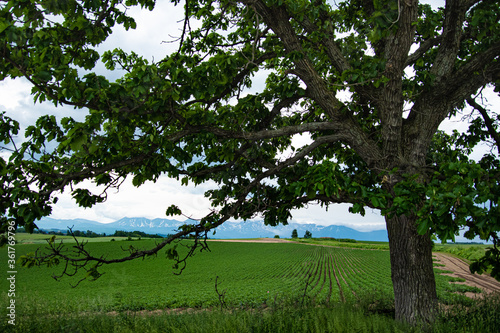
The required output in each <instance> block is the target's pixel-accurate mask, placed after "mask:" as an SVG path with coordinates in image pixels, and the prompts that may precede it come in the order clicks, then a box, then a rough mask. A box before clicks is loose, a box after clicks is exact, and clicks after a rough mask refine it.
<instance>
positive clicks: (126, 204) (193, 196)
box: [0, 1, 500, 231]
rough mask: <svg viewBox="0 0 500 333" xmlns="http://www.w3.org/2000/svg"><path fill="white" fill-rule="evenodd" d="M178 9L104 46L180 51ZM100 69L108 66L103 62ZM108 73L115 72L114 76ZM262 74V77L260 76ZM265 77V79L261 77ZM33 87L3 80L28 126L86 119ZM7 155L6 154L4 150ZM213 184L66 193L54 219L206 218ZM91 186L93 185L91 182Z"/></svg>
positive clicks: (325, 221) (374, 217)
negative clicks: (92, 198) (86, 200)
mask: <svg viewBox="0 0 500 333" xmlns="http://www.w3.org/2000/svg"><path fill="white" fill-rule="evenodd" d="M179 9H180V8H173V7H172V5H171V4H170V3H169V2H167V1H159V2H158V4H157V6H156V8H155V10H154V11H153V12H149V11H146V10H139V9H131V10H130V12H129V13H130V14H131V16H133V17H134V18H135V19H136V22H137V29H136V30H129V31H128V32H125V31H124V30H123V29H122V28H121V27H116V29H115V33H114V34H113V36H112V37H110V38H109V39H108V40H107V41H106V42H105V43H104V44H103V45H101V46H100V50H102V51H104V50H108V49H114V48H116V47H120V48H122V49H124V50H125V51H132V50H133V51H135V52H137V53H139V54H141V55H144V56H146V57H147V58H148V59H150V60H155V61H157V60H159V59H161V58H163V56H164V55H165V54H168V53H170V52H171V51H173V50H175V48H176V46H177V44H175V43H169V42H171V41H173V40H175V37H178V36H180V24H179V21H180V20H181V19H182V16H183V14H182V11H180V10H179ZM99 70H101V71H102V70H103V69H102V66H100V68H99ZM108 75H114V74H109V73H108ZM258 79H259V78H258V77H257V80H258ZM260 79H263V78H260ZM30 89H31V87H30V85H29V83H27V81H25V80H22V79H16V80H14V81H12V80H5V81H3V82H0V110H2V111H7V114H8V115H9V116H11V117H13V118H14V119H16V120H18V121H19V122H20V123H21V126H22V129H23V128H25V127H26V126H28V125H29V124H32V123H34V121H35V120H36V119H37V118H38V117H39V116H41V115H43V114H54V115H56V117H58V118H59V119H60V118H61V117H63V116H68V115H69V116H72V117H73V118H75V119H83V117H84V113H83V111H76V110H73V108H71V107H58V108H54V107H53V106H52V105H51V104H49V103H46V104H36V105H35V104H34V103H33V98H32V97H31V96H30V93H29V92H30ZM489 96H490V97H489V98H490V101H489V103H490V105H500V103H498V99H497V100H496V101H495V96H494V95H493V94H490V95H489ZM443 128H457V129H459V130H466V129H467V125H466V124H465V123H462V122H460V120H457V119H454V120H450V121H448V122H447V123H446V124H444V125H443ZM296 141H297V142H304V143H305V142H307V141H308V138H307V137H297V138H296ZM0 154H2V155H3V156H4V157H6V156H7V153H6V152H0ZM211 185H212V184H210V183H207V184H203V185H201V186H198V187H196V188H194V187H186V186H182V187H181V186H180V184H179V183H178V182H177V181H176V180H172V179H169V178H167V177H161V178H160V179H159V180H158V181H157V182H156V183H151V182H148V183H146V184H144V185H143V186H141V187H140V188H135V187H133V186H132V185H131V182H130V181H127V182H125V183H124V184H123V185H122V187H121V188H120V190H119V192H113V191H111V192H110V193H108V200H107V201H106V202H105V203H103V204H99V205H97V206H95V207H93V208H91V209H83V208H80V207H78V206H77V205H75V204H74V203H73V201H72V200H71V197H70V196H69V194H68V193H67V192H66V193H63V194H61V195H60V200H59V202H58V204H57V205H56V206H54V208H53V213H52V216H51V217H53V218H58V219H59V218H60V219H72V218H85V219H90V220H94V221H99V222H104V223H107V222H113V221H116V220H118V219H120V218H122V217H146V218H151V219H153V218H163V217H165V210H166V208H167V207H168V206H170V205H171V204H176V205H177V206H179V207H180V208H181V209H182V210H183V212H184V213H186V214H189V215H190V216H191V217H193V218H201V217H203V216H204V215H205V214H207V213H208V212H209V207H210V205H209V202H208V200H207V199H206V198H204V196H203V193H204V192H205V191H206V190H208V189H210V188H211ZM86 186H89V187H90V188H93V185H92V184H91V183H90V182H89V183H87V184H86ZM292 214H293V222H299V223H316V224H321V225H330V224H337V225H346V226H350V227H353V228H355V229H358V230H361V231H369V230H375V229H383V228H385V223H384V220H383V218H382V217H381V216H380V214H378V212H376V211H371V210H367V212H366V215H365V217H361V216H359V215H353V214H350V213H348V205H332V206H330V207H329V210H328V211H326V210H325V209H324V208H322V207H320V206H317V205H312V206H310V207H308V208H307V209H302V210H297V211H294V212H292Z"/></svg>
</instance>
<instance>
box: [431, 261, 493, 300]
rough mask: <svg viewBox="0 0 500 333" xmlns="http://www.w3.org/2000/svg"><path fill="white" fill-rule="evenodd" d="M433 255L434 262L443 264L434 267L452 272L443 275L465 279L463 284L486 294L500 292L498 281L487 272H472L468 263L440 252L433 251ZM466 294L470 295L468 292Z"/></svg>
mask: <svg viewBox="0 0 500 333" xmlns="http://www.w3.org/2000/svg"><path fill="white" fill-rule="evenodd" d="M433 256H434V257H435V258H436V263H439V264H442V265H444V267H436V268H438V269H443V270H446V271H452V272H453V274H445V275H449V276H453V277H459V278H462V279H465V282H463V284H466V285H468V286H472V287H478V288H480V289H481V290H483V291H484V292H485V293H486V294H490V293H494V292H497V293H498V292H500V282H498V281H497V280H495V279H494V278H492V277H491V276H489V275H487V274H481V275H479V274H472V273H471V272H470V270H469V264H468V263H466V262H465V261H463V260H462V259H460V258H456V257H453V256H450V255H447V254H445V253H441V252H434V253H433ZM456 283H459V282H456ZM468 296H472V295H469V294H468Z"/></svg>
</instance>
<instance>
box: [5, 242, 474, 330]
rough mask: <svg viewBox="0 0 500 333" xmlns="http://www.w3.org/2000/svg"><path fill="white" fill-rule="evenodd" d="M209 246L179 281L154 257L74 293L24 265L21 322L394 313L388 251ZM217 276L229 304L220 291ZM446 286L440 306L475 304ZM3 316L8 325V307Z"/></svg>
mask: <svg viewBox="0 0 500 333" xmlns="http://www.w3.org/2000/svg"><path fill="white" fill-rule="evenodd" d="M102 240H103V239H101V242H96V241H94V242H92V243H89V244H88V245H87V246H88V248H89V249H90V250H92V251H94V252H95V253H96V254H105V255H106V256H107V257H109V258H112V257H119V256H121V255H123V254H124V253H123V250H122V248H124V249H126V248H127V247H128V246H129V245H133V246H135V247H150V246H151V245H153V244H154V242H155V240H140V241H138V240H136V241H115V242H110V241H102ZM156 241H158V240H156ZM183 242H184V244H187V242H189V241H183ZM368 245H369V244H368ZM40 246H41V245H40V244H17V245H16V246H15V248H16V256H17V257H18V258H19V256H21V255H23V254H25V253H28V252H31V251H35V250H36V249H37V248H38V247H40ZM68 246H71V243H69V244H68ZM377 246H379V245H377ZM209 247H210V252H203V253H197V254H196V255H195V256H194V257H192V258H190V259H189V260H188V266H187V268H186V269H185V270H184V271H183V273H182V274H181V275H174V274H173V270H172V264H173V262H172V261H169V260H167V259H166V258H164V257H163V256H164V252H162V253H161V254H159V255H158V257H155V258H149V259H145V260H135V261H132V262H128V263H122V264H114V265H109V266H105V267H104V268H103V271H104V272H105V274H104V275H103V276H102V277H101V278H99V279H98V280H97V281H93V282H91V281H84V282H82V283H81V284H80V285H79V286H78V287H76V288H72V286H71V284H74V283H76V282H77V281H78V280H79V278H80V277H81V275H80V276H78V275H77V276H76V277H73V278H64V279H63V280H62V281H59V282H58V281H55V280H54V279H52V278H51V276H52V275H53V274H58V273H59V272H60V270H61V268H59V267H55V268H54V267H53V268H38V267H35V268H31V269H25V268H21V267H19V265H18V267H17V270H18V273H17V275H16V315H17V318H18V320H19V321H23V320H25V319H26V318H34V317H37V318H40V317H42V318H43V317H47V316H48V317H50V316H53V315H54V314H57V315H58V316H59V315H75V314H81V313H86V314H88V315H90V316H94V315H101V314H105V313H110V312H112V311H114V312H118V313H124V311H140V310H155V309H166V308H195V309H204V308H208V309H219V308H220V306H221V304H223V305H225V307H226V308H228V309H233V310H235V309H242V310H248V309H256V310H262V309H265V308H283V307H292V308H297V307H298V306H301V307H302V306H318V305H319V306H326V307H331V306H337V305H338V304H361V305H363V306H365V307H366V308H370V309H371V310H373V311H375V312H376V311H380V312H389V313H390V312H391V309H393V291H392V283H391V278H390V277H391V272H390V263H389V252H388V251H386V250H366V249H357V248H339V247H325V246H308V245H304V244H295V243H278V244H272V243H269V244H263V243H224V242H210V243H209ZM179 248H182V246H180V247H179ZM0 257H2V258H6V257H7V249H6V248H1V249H0ZM0 269H2V271H4V272H5V271H8V269H7V266H6V261H5V260H2V261H1V267H0ZM216 277H218V278H217V288H218V290H219V294H222V293H224V296H223V298H220V297H219V294H218V293H216V291H215V279H216ZM448 281H449V278H448V277H445V276H441V275H437V285H438V294H439V298H440V300H441V302H443V303H447V304H468V305H470V302H471V301H470V299H466V298H465V297H464V296H460V295H457V294H456V293H454V291H457V290H458V291H465V290H468V291H478V290H477V289H473V288H470V287H466V286H461V285H450V284H449V283H448ZM7 282H8V281H7V280H6V279H2V280H1V281H0V290H1V292H2V293H1V300H2V304H8V303H7V302H8V300H9V299H8V297H7V290H8V284H7ZM221 301H223V302H221ZM211 311H212V310H211ZM252 311H255V310H252ZM0 313H1V315H2V317H3V318H5V316H6V307H5V306H2V310H1V311H0ZM23 318H24V319H23Z"/></svg>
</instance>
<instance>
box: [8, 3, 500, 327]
mask: <svg viewBox="0 0 500 333" xmlns="http://www.w3.org/2000/svg"><path fill="white" fill-rule="evenodd" d="M172 2H173V4H175V5H177V4H178V2H179V1H178V0H174V1H172ZM125 5H126V6H131V5H141V6H143V7H146V8H148V9H152V8H153V7H154V1H152V0H126V1H122V0H107V1H89V0H78V1H71V0H68V1H57V0H52V1H27V0H18V1H3V2H2V3H1V5H0V6H1V10H0V40H1V44H0V53H1V55H2V57H1V59H0V73H1V74H0V75H1V78H2V79H4V78H7V77H10V78H16V77H24V78H25V79H27V80H28V81H29V82H31V84H32V85H33V89H32V93H33V95H34V98H35V101H40V102H42V101H45V100H48V101H51V102H53V103H54V104H55V105H70V106H74V107H75V108H77V109H82V111H81V112H88V115H87V116H86V118H85V121H83V122H77V121H75V120H74V119H73V118H71V117H70V116H68V117H66V118H63V119H55V118H54V117H53V116H45V117H41V118H40V119H38V121H37V122H36V123H35V124H33V125H32V126H30V127H28V128H27V130H26V133H25V137H26V140H25V141H24V142H23V143H22V144H21V143H16V144H13V143H12V142H13V141H14V142H15V137H14V136H15V134H17V132H18V130H19V125H18V124H17V122H16V121H15V120H13V119H11V118H9V117H7V116H6V115H5V114H4V115H3V116H2V117H1V120H2V121H1V123H0V130H1V139H2V141H3V142H4V144H5V148H6V149H10V156H9V158H8V160H4V159H1V160H0V163H1V168H2V169H1V173H0V177H1V178H2V183H1V184H2V185H1V186H2V187H1V189H0V191H1V193H2V201H1V203H0V213H1V214H2V230H7V229H8V228H9V226H11V227H12V226H15V227H18V226H24V227H25V228H26V229H27V230H33V229H34V228H36V220H37V219H38V218H41V217H42V216H47V215H49V214H50V212H51V207H52V205H54V204H55V203H56V194H57V193H58V192H59V191H62V190H63V189H66V188H69V189H71V191H72V194H73V197H74V199H75V200H76V202H77V203H78V204H79V205H81V206H84V207H91V206H93V205H95V204H97V203H99V202H102V201H103V200H105V198H106V191H104V192H103V193H91V192H90V191H89V190H88V189H85V188H78V187H77V186H76V184H78V183H81V182H82V181H83V180H85V179H92V180H93V181H94V182H95V184H97V185H104V186H105V187H106V189H109V188H116V187H119V186H120V184H121V183H122V181H123V180H124V179H125V177H127V176H130V177H132V182H133V184H134V185H136V186H140V185H141V184H143V183H144V182H145V181H147V180H153V181H155V180H157V179H158V177H160V176H161V175H164V174H166V175H168V176H170V177H173V178H177V179H179V180H180V181H181V183H182V184H187V183H188V182H190V183H193V184H195V185H196V184H200V183H203V182H207V181H209V180H210V181H213V182H215V183H216V184H217V187H216V188H214V189H213V190H210V191H207V192H206V196H208V197H209V198H210V200H211V202H212V205H213V211H212V213H210V214H209V215H207V216H206V217H204V218H203V219H201V221H199V222H198V223H193V224H191V225H185V226H183V227H182V228H181V229H179V232H178V233H177V234H175V235H172V236H171V237H169V238H167V239H165V240H164V241H163V242H162V243H160V244H159V245H158V246H156V247H155V248H153V249H150V250H138V249H132V250H131V251H130V253H128V254H127V255H126V256H124V258H120V259H107V258H105V257H94V256H92V254H90V253H88V252H87V251H86V250H85V248H84V246H83V245H81V244H80V245H81V246H80V245H79V246H78V247H77V251H76V254H75V255H71V253H69V252H65V251H64V249H62V248H60V247H59V246H58V245H56V244H55V243H54V242H50V243H49V245H50V246H51V247H52V250H51V251H50V252H48V253H45V254H40V253H38V254H37V256H35V257H29V258H25V262H26V263H27V264H33V263H38V264H43V263H49V264H52V263H54V262H61V261H62V262H65V263H66V264H67V265H65V266H64V267H66V268H65V269H64V272H63V273H67V274H70V273H71V272H70V271H68V269H69V268H68V267H73V268H74V269H77V268H81V267H83V268H85V269H87V270H88V271H89V275H90V276H93V277H97V276H99V272H98V268H99V267H100V266H101V265H103V264H106V263H112V262H117V261H125V260H130V259H134V258H139V257H143V256H146V255H150V254H154V253H156V252H158V251H159V250H160V249H162V248H164V247H165V246H167V245H168V244H170V243H171V242H172V241H173V240H175V239H177V238H179V237H183V236H187V235H190V234H191V235H195V236H196V237H197V241H195V242H194V246H193V248H192V251H191V252H190V254H191V253H193V251H194V250H195V247H197V246H202V248H203V247H204V246H205V245H204V243H203V241H200V239H201V240H202V239H203V237H205V236H206V235H207V233H208V232H211V231H212V230H213V229H214V228H216V227H217V226H219V225H221V224H222V223H224V222H225V221H227V220H228V219H229V218H234V219H249V218H252V217H254V216H255V215H256V214H258V213H261V214H263V216H264V219H265V222H266V223H267V224H270V225H277V224H279V223H287V221H288V220H289V219H290V217H291V214H290V211H291V210H293V209H296V208H300V207H304V206H305V205H307V204H308V203H313V202H315V203H320V204H322V205H325V206H328V205H331V204H335V203H350V204H352V207H351V208H350V210H351V211H352V212H353V213H361V214H363V213H364V209H365V207H370V208H373V209H379V210H380V211H381V213H382V214H383V215H384V216H385V219H386V224H387V230H388V234H389V245H390V258H391V266H392V280H393V285H394V295H395V307H396V317H397V318H398V319H402V320H406V321H409V322H412V323H415V322H417V321H418V320H432V318H433V317H434V315H435V311H436V307H437V299H436V286H435V281H434V273H433V267H432V256H431V251H432V238H431V237H432V235H433V234H437V235H438V236H439V238H440V239H441V240H446V239H453V237H454V235H455V234H457V233H458V231H459V230H460V228H464V227H465V228H466V229H467V236H470V237H473V236H475V235H480V236H481V237H483V238H484V239H488V237H493V240H494V241H495V242H497V238H496V232H497V231H498V230H500V219H499V208H498V204H499V199H498V194H499V190H500V189H499V187H498V184H497V179H498V164H499V159H498V154H496V153H494V152H493V150H492V151H491V152H488V151H487V152H486V153H485V156H484V157H483V158H482V159H481V160H480V161H479V160H476V161H474V160H472V159H470V158H469V155H470V153H471V152H472V150H473V148H474V147H475V146H476V145H477V144H479V143H481V142H485V141H486V142H490V141H491V142H492V144H498V143H499V140H498V134H497V131H496V129H497V125H498V118H497V117H496V115H494V114H492V113H491V111H488V110H487V108H485V105H484V103H482V100H481V99H480V98H478V97H481V96H482V95H481V92H482V91H483V89H484V88H486V87H488V86H490V87H493V88H496V89H498V88H499V87H498V83H500V61H499V60H500V59H499V54H500V24H499V16H500V11H499V10H498V8H499V1H486V0H484V1H480V0H449V1H446V3H445V4H442V5H443V7H440V8H437V9H436V8H433V7H431V6H430V5H429V4H420V3H419V2H418V1H415V0H405V1H402V0H397V1H396V0H376V1H368V0H355V1H346V2H330V1H325V0H315V1H306V0H233V1H226V0H220V1H210V0H207V1H203V0H188V1H186V2H185V3H183V4H182V5H183V8H184V12H185V20H184V22H183V23H184V24H183V29H182V31H181V32H180V33H179V39H178V41H177V42H178V45H179V48H178V51H177V52H173V53H172V54H168V55H165V57H164V58H163V59H161V60H158V61H148V60H147V59H145V58H143V57H141V56H140V55H138V54H136V53H126V52H124V51H122V50H120V49H116V50H113V51H109V52H105V53H104V54H102V55H99V54H98V52H97V51H96V50H95V49H96V47H97V46H98V45H99V44H100V43H102V42H103V41H104V40H105V39H106V38H107V37H108V36H109V35H110V34H111V33H112V27H113V26H114V25H115V24H123V25H124V26H125V28H127V29H129V28H134V27H135V22H134V21H133V19H132V18H130V17H128V16H127V15H126V7H125ZM192 20H198V21H197V26H199V28H197V29H192V28H191V27H192V24H191V23H192ZM158 29H159V30H158V34H163V35H165V37H167V36H168V35H169V34H172V32H170V31H162V30H161V27H158ZM99 59H100V60H101V61H102V62H103V63H104V64H105V66H106V67H107V69H109V70H113V69H120V70H124V71H125V74H124V75H123V76H122V77H121V78H120V79H118V80H116V81H113V82H112V81H110V80H109V79H107V78H106V77H105V76H103V75H99V74H98V73H94V72H92V70H93V69H94V68H95V66H96V63H97V62H98V61H99ZM260 72H262V73H263V74H264V75H266V81H265V86H262V87H252V89H253V90H249V88H250V87H251V85H252V78H253V76H254V75H256V74H257V73H260ZM467 103H469V104H470V105H472V106H473V107H474V110H477V112H476V111H468V113H467V114H466V115H467V116H468V117H466V118H464V120H463V121H469V122H470V128H469V130H468V132H466V133H458V132H455V133H451V132H449V133H448V134H446V133H443V132H441V131H439V126H440V124H441V123H442V122H443V121H444V120H445V119H447V118H448V117H453V116H460V114H461V113H462V112H464V111H463V110H464V108H465V106H466V105H467ZM297 134H307V135H309V136H310V138H311V140H312V142H311V143H310V144H307V145H305V146H302V147H293V146H292V142H293V141H292V138H293V136H294V135H297ZM495 140H496V141H495ZM138 204H140V202H138ZM179 213H181V212H180V210H179V209H178V208H177V207H176V206H170V207H169V208H168V209H167V214H169V215H173V214H179ZM167 252H168V255H169V256H170V257H172V258H174V259H176V260H177V261H179V262H182V260H183V258H179V257H178V254H177V252H176V251H175V249H174V248H171V247H169V250H168V251H167ZM184 259H185V258H184ZM89 262H90V263H92V262H93V263H94V264H93V266H91V267H90V268H89V266H88V265H87V266H85V265H84V264H87V263H89ZM495 263H497V267H498V251H497V250H496V248H494V249H492V250H491V251H490V252H488V256H487V257H485V258H483V260H482V261H479V262H477V263H476V266H475V269H476V270H479V271H482V270H483V269H484V268H485V267H487V266H488V265H489V264H495ZM72 265H73V266H72ZM496 269H497V268H496ZM495 272H496V273H495ZM494 273H495V274H497V276H498V269H497V270H494Z"/></svg>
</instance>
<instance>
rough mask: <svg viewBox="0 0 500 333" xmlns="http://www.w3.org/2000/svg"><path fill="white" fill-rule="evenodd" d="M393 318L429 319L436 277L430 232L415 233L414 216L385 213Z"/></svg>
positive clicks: (433, 307) (433, 306)
mask: <svg viewBox="0 0 500 333" xmlns="http://www.w3.org/2000/svg"><path fill="white" fill-rule="evenodd" d="M386 224H387V232H388V235H389V248H390V257H391V271H392V276H391V277H392V283H393V288H394V301H395V310H396V319H397V320H401V321H406V322H408V323H410V324H413V325H415V324H418V323H420V322H431V321H432V320H433V319H434V318H435V315H436V310H437V294H436V281H435V278H434V270H433V264H432V241H431V238H430V235H428V234H425V235H423V236H422V235H419V234H418V233H417V226H416V217H413V216H410V217H408V216H404V215H403V216H392V217H388V216H386Z"/></svg>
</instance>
